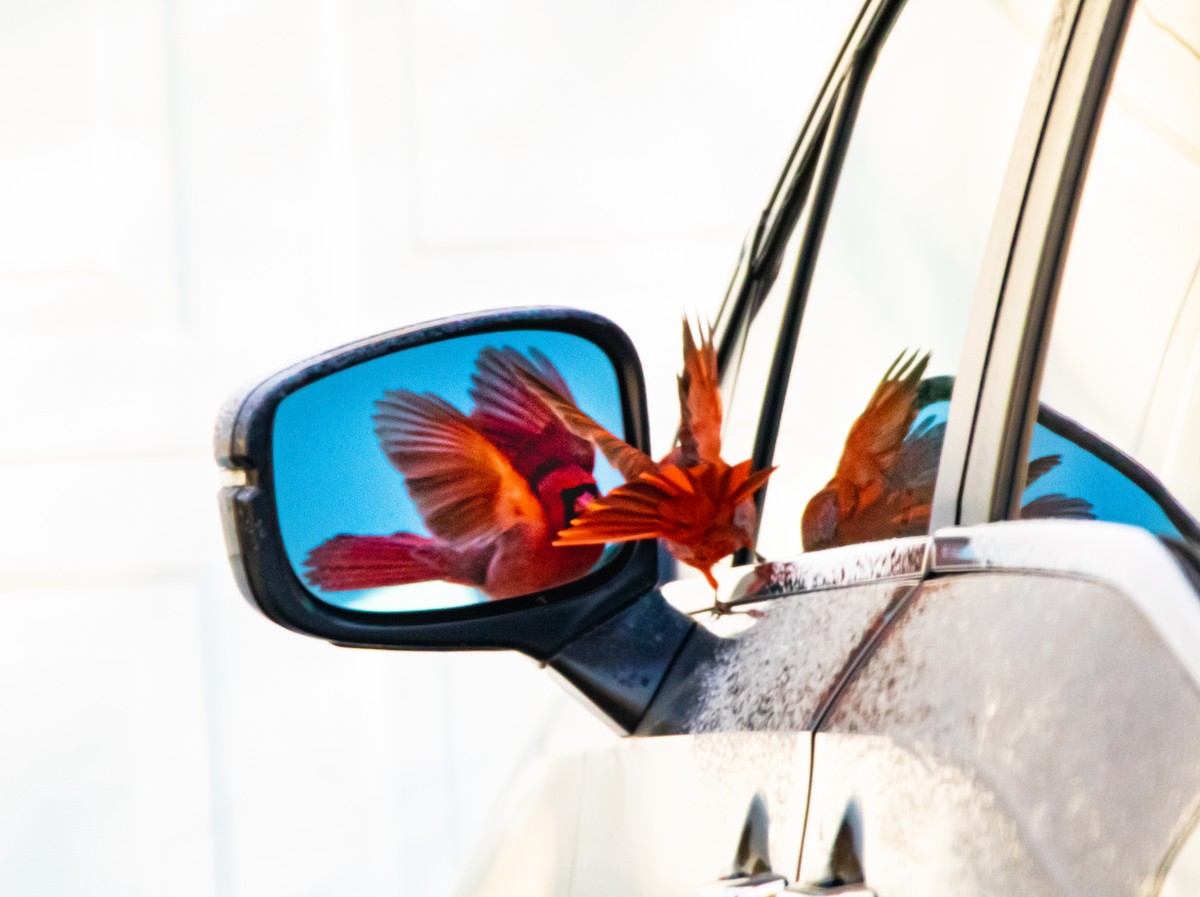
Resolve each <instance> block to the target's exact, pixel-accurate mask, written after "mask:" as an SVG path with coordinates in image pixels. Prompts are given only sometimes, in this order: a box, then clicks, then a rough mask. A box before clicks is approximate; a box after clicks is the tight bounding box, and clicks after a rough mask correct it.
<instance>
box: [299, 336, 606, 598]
mask: <svg viewBox="0 0 1200 897" xmlns="http://www.w3.org/2000/svg"><path fill="white" fill-rule="evenodd" d="M518 372H525V374H526V375H527V376H528V375H532V376H533V377H535V378H536V379H538V380H542V381H546V382H549V383H553V384H554V387H555V389H556V390H558V391H560V392H562V393H563V394H565V395H570V389H569V388H568V387H567V384H566V381H565V380H564V379H563V377H562V375H561V374H560V373H559V371H558V370H557V369H556V368H555V366H554V364H553V363H552V362H551V361H550V359H549V358H547V357H546V356H545V355H543V354H542V353H541V352H539V351H538V350H537V349H534V348H530V349H529V350H528V355H525V354H522V353H521V352H518V351H517V350H516V349H513V348H509V347H506V348H502V349H498V348H491V347H489V348H485V349H483V350H482V351H481V352H480V353H479V355H478V357H477V358H476V360H475V369H474V372H473V374H472V376H471V388H470V390H469V395H470V397H471V400H472V402H473V403H474V408H473V409H472V411H471V413H470V414H469V415H468V414H464V413H463V412H462V411H460V410H458V409H457V408H455V407H454V406H453V405H451V404H450V403H449V402H447V401H445V400H444V399H442V398H439V397H438V396H436V395H433V394H431V393H416V392H411V391H409V390H404V389H398V390H394V391H390V392H386V393H385V394H384V396H383V398H382V399H380V400H379V401H377V402H376V403H375V409H376V411H375V414H374V422H375V435H376V437H377V438H378V440H379V445H380V448H382V450H383V452H384V454H385V455H386V456H387V458H388V460H389V461H390V462H391V464H392V466H393V467H394V468H395V469H396V470H397V471H399V472H400V473H401V474H402V475H403V476H404V482H405V486H406V488H407V490H408V494H409V496H410V497H411V498H412V501H413V504H414V505H415V506H416V509H417V512H418V513H419V514H420V516H421V519H422V520H423V521H424V524H425V526H426V528H427V529H428V530H429V535H420V534H418V533H412V532H398V533H393V534H391V535H346V534H342V535H338V536H334V537H333V538H331V539H328V540H327V541H325V542H323V543H322V544H320V545H318V546H317V547H316V548H314V549H313V550H312V551H311V552H310V553H309V555H308V557H307V559H306V560H305V563H304V566H305V568H306V570H305V577H306V579H307V580H308V582H309V584H310V585H312V586H315V587H317V588H320V589H323V590H325V591H329V592H337V591H348V590H354V589H372V588H379V587H383V586H395V585H406V584H409V583H416V582H428V581H433V580H443V581H446V582H451V583H458V584H461V585H467V586H474V587H475V588H477V589H479V590H480V591H481V592H483V593H484V594H485V595H487V596H488V598H492V599H497V598H512V597H516V596H518V595H527V594H530V593H533V592H538V591H542V590H544V589H548V588H552V587H554V586H557V585H562V584H563V583H566V582H570V581H572V580H574V579H578V578H579V577H580V576H583V575H584V574H585V573H587V572H588V571H589V570H590V569H591V568H592V566H593V565H594V564H595V563H596V561H597V560H598V559H599V558H600V555H601V552H602V551H603V546H601V545H583V546H572V547H556V546H554V545H553V544H552V543H553V541H554V539H555V537H556V535H557V533H558V532H559V531H560V530H562V529H564V528H565V527H567V526H568V525H569V524H570V523H571V521H572V520H573V519H574V518H575V516H576V515H577V514H579V513H580V512H582V511H583V510H584V508H586V507H587V506H588V504H589V503H590V502H591V501H593V500H594V499H595V498H596V497H597V496H598V494H599V493H598V489H597V486H596V479H595V476H594V475H593V466H594V463H595V450H594V449H593V448H592V444H591V443H590V442H589V441H588V440H586V439H583V438H581V437H579V436H576V435H574V434H573V433H571V432H570V431H569V430H568V429H567V428H566V427H565V426H564V425H563V424H562V422H561V421H560V420H559V418H558V417H557V416H556V415H555V414H554V413H553V412H552V411H551V410H550V408H549V407H547V405H546V403H545V402H544V401H543V400H542V399H541V398H539V397H538V396H537V395H535V394H534V393H533V392H532V391H531V390H530V389H529V388H528V387H527V386H526V385H525V384H524V381H523V379H522V377H521V376H520V374H519V373H518Z"/></svg>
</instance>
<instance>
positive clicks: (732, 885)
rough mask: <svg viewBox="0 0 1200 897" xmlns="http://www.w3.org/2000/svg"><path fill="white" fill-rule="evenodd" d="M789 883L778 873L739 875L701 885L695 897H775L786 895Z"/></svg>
mask: <svg viewBox="0 0 1200 897" xmlns="http://www.w3.org/2000/svg"><path fill="white" fill-rule="evenodd" d="M787 883H788V881H787V879H786V878H784V877H783V876H782V875H780V874H778V873H777V872H760V873H758V874H757V875H737V876H731V877H730V878H718V879H717V880H716V881H714V882H710V883H709V884H706V885H701V886H700V887H699V888H697V889H696V893H695V897H775V895H776V894H783V893H785V890H784V889H785V888H786V887H787Z"/></svg>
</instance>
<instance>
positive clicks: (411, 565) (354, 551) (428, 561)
mask: <svg viewBox="0 0 1200 897" xmlns="http://www.w3.org/2000/svg"><path fill="white" fill-rule="evenodd" d="M457 560H459V557H458V554H457V552H455V551H454V549H452V548H451V547H450V546H448V545H446V544H445V543H443V542H440V541H438V540H436V539H429V538H427V537H425V536H418V535H417V534H415V533H395V534H394V535H391V536H349V535H344V534H343V535H340V536H334V537H333V538H332V539H327V540H326V541H324V542H322V543H321V544H320V545H318V546H317V547H316V548H314V549H313V550H312V551H311V552H309V555H308V557H307V558H306V559H305V561H304V566H305V567H306V568H307V569H306V572H305V578H306V579H307V580H308V583H309V585H313V586H316V587H318V588H320V589H323V590H324V591H326V592H345V591H349V590H352V589H376V588H382V587H383V586H399V585H408V584H409V583H414V582H429V581H430V580H438V579H445V580H449V581H451V582H461V583H463V584H464V585H475V584H477V583H475V582H473V581H470V580H471V577H470V576H469V574H468V572H467V571H464V570H460V569H456V568H457V567H460V566H461V564H456V563H455V562H456V561H457Z"/></svg>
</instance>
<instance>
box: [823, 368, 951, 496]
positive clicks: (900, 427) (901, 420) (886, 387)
mask: <svg viewBox="0 0 1200 897" xmlns="http://www.w3.org/2000/svg"><path fill="white" fill-rule="evenodd" d="M929 357H930V353H928V352H926V353H925V354H924V355H923V356H921V357H920V358H919V359H918V358H917V353H916V351H915V350H914V351H913V352H912V353H911V354H908V356H907V357H905V353H904V352H901V353H900V354H899V355H898V356H897V357H896V360H895V361H893V362H892V363H891V365H890V366H889V367H888V369H887V371H886V373H884V375H883V379H882V380H880V381H879V385H878V386H877V387H875V392H874V393H873V394H872V395H871V400H870V401H869V402H867V407H866V408H865V409H864V410H863V413H862V414H860V415H859V417H858V420H856V421H855V422H854V424H853V426H851V427H850V432H849V434H848V435H847V436H846V447H845V448H844V449H843V451H842V457H841V460H839V461H838V468H837V472H838V474H839V475H841V476H843V477H845V478H846V479H848V480H849V481H850V482H852V483H854V484H856V485H858V486H860V487H862V486H864V485H866V484H867V483H868V482H869V481H871V480H873V479H878V478H879V477H880V475H881V474H884V473H886V472H887V470H888V469H889V468H890V467H891V466H892V464H893V462H894V461H895V459H896V455H897V453H898V452H899V451H900V447H901V445H902V444H903V442H904V437H905V436H906V435H907V433H908V429H909V427H911V426H912V422H913V419H914V418H915V417H916V398H917V389H918V387H919V386H920V383H921V378H922V377H923V376H924V374H925V368H926V367H927V366H928V365H929ZM881 485H882V484H881Z"/></svg>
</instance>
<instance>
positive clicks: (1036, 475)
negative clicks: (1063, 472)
mask: <svg viewBox="0 0 1200 897" xmlns="http://www.w3.org/2000/svg"><path fill="white" fill-rule="evenodd" d="M1061 463H1062V455H1042V457H1040V458H1034V459H1033V460H1032V461H1030V462H1029V466H1028V467H1026V468H1025V486H1026V488H1028V487H1029V486H1032V485H1033V484H1034V483H1036V482H1037V481H1038V480H1040V479H1041V478H1042V477H1044V476H1045V475H1046V474H1048V473H1049V472H1050V471H1052V470H1054V468H1056V467H1058V465H1059V464H1061Z"/></svg>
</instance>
